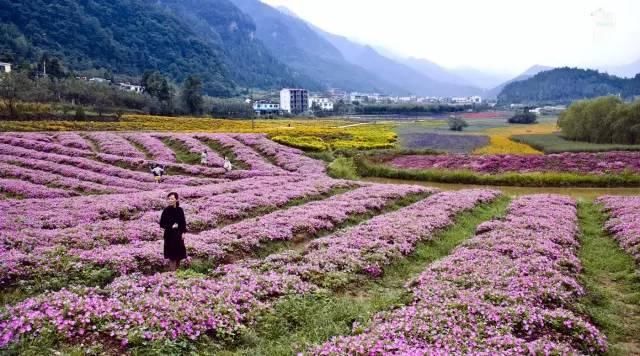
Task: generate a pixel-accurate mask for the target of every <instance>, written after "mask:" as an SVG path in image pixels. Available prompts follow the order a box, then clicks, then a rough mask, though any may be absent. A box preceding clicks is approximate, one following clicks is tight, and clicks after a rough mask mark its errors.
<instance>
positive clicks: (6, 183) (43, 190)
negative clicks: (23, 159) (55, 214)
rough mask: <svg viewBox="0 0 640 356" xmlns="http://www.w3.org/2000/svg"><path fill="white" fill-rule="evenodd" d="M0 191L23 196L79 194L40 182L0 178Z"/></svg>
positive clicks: (52, 196) (49, 196) (51, 196)
mask: <svg viewBox="0 0 640 356" xmlns="http://www.w3.org/2000/svg"><path fill="white" fill-rule="evenodd" d="M0 193H4V194H9V195H13V196H20V197H22V198H41V199H44V198H60V197H70V196H74V195H78V193H74V192H70V191H67V190H63V189H57V188H49V187H47V186H44V185H40V184H33V183H29V182H25V181H22V180H16V179H5V178H0Z"/></svg>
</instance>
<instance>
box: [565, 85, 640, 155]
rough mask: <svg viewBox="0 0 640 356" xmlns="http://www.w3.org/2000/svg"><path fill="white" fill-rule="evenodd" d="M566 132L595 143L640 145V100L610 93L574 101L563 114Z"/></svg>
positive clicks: (567, 136) (572, 138)
mask: <svg viewBox="0 0 640 356" xmlns="http://www.w3.org/2000/svg"><path fill="white" fill-rule="evenodd" d="M558 126H560V128H561V129H562V135H563V136H564V137H565V138H567V139H569V140H575V141H586V142H591V143H618V144H632V145H633V144H640V100H636V101H634V102H630V103H626V102H624V101H622V100H620V98H618V97H614V96H607V97H601V98H597V99H593V100H583V101H578V102H575V103H573V104H572V105H571V106H569V108H568V109H567V110H566V111H565V112H563V113H562V114H560V118H559V119H558Z"/></svg>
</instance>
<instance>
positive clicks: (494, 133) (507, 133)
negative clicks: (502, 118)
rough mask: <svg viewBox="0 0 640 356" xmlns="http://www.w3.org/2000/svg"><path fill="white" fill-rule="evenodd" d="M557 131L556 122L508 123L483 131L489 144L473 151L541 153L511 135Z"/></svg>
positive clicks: (486, 152)
mask: <svg viewBox="0 0 640 356" xmlns="http://www.w3.org/2000/svg"><path fill="white" fill-rule="evenodd" d="M556 131H558V128H557V126H556V123H552V122H546V123H540V124H535V125H510V126H506V127H497V128H493V129H488V130H486V131H485V132H484V133H486V134H487V135H488V136H489V141H490V142H489V145H487V146H484V147H481V148H478V149H476V150H475V151H473V153H474V154H531V155H541V154H543V152H541V151H538V150H536V149H534V148H533V147H531V146H529V145H525V144H522V143H518V142H515V141H512V140H511V138H510V137H511V136H513V135H527V134H549V133H553V132H556Z"/></svg>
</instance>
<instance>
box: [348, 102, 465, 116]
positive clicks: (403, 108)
mask: <svg viewBox="0 0 640 356" xmlns="http://www.w3.org/2000/svg"><path fill="white" fill-rule="evenodd" d="M470 108H472V106H471V105H461V106H453V105H446V104H372V105H357V106H354V107H353V111H354V112H355V113H356V114H362V115H385V114H386V115H390V114H398V115H423V114H441V113H453V112H462V111H465V110H468V109H470Z"/></svg>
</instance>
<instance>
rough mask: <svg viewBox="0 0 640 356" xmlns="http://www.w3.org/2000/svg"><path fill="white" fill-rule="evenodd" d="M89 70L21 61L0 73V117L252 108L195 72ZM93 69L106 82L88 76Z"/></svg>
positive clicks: (238, 113)
mask: <svg viewBox="0 0 640 356" xmlns="http://www.w3.org/2000/svg"><path fill="white" fill-rule="evenodd" d="M45 68H46V75H45V74H44V73H45ZM88 73H89V74H87V72H84V73H75V72H72V71H69V70H68V69H67V68H65V66H64V64H63V63H62V61H61V60H59V59H57V58H55V57H47V56H43V57H42V58H41V59H40V60H39V61H38V64H25V63H22V64H21V65H19V66H18V67H17V68H15V70H14V71H12V72H11V73H2V74H0V118H2V119H57V118H64V119H79V118H83V117H85V116H86V112H88V111H90V112H94V113H96V114H97V116H98V117H104V116H105V115H106V114H109V115H110V116H113V114H116V113H120V112H130V113H146V114H154V115H169V116H171V115H202V114H209V115H213V116H220V117H246V116H251V115H252V114H253V110H252V109H251V106H250V105H248V104H246V103H244V102H243V101H241V100H237V99H229V98H212V97H209V96H206V95H204V94H203V92H204V88H203V81H202V80H201V78H200V77H199V76H196V75H191V76H189V77H187V78H186V79H185V81H184V82H183V83H181V84H177V83H175V82H172V81H171V80H170V79H169V78H168V77H166V76H164V75H163V74H162V73H160V72H158V71H147V72H145V73H144V74H143V75H142V77H141V78H135V77H123V76H114V75H113V74H111V73H110V72H109V71H93V72H88ZM90 74H94V75H98V76H99V77H100V78H101V79H105V82H94V81H88V80H86V78H88V77H89V76H90ZM81 75H82V77H80V76H81ZM79 78H82V79H79ZM118 80H122V81H127V82H129V81H130V82H134V83H137V84H140V85H142V86H143V87H144V88H145V91H144V93H142V94H138V93H134V92H129V91H126V90H122V89H120V88H119V86H118V85H116V84H113V83H114V82H115V81H118ZM34 103H40V104H47V105H35V104H34ZM29 104H31V105H29ZM43 108H48V109H46V110H45V109H43ZM77 112H79V114H78V113H77ZM94 116H95V115H94Z"/></svg>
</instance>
